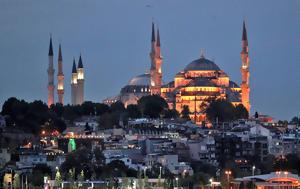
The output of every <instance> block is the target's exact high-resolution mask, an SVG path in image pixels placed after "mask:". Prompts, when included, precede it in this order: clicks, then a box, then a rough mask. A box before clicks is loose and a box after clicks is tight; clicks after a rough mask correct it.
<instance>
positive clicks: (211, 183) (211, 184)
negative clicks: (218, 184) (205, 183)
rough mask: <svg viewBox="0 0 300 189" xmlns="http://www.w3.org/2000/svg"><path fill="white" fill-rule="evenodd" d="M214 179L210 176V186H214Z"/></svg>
mask: <svg viewBox="0 0 300 189" xmlns="http://www.w3.org/2000/svg"><path fill="white" fill-rule="evenodd" d="M213 181H214V179H213V178H210V179H209V182H210V187H211V188H212V186H213Z"/></svg>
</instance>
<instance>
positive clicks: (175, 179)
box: [175, 177, 179, 188]
mask: <svg viewBox="0 0 300 189" xmlns="http://www.w3.org/2000/svg"><path fill="white" fill-rule="evenodd" d="M175 180H176V185H177V188H179V184H178V177H176V178H175Z"/></svg>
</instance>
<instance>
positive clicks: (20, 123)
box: [1, 95, 248, 133]
mask: <svg viewBox="0 0 300 189" xmlns="http://www.w3.org/2000/svg"><path fill="white" fill-rule="evenodd" d="M202 109H203V113H206V114H207V118H208V120H209V121H211V122H215V121H216V120H218V121H219V122H228V121H233V120H236V119H240V118H247V117H248V112H247V110H246V109H245V108H244V106H243V105H238V106H234V105H232V103H230V102H228V101H226V100H214V101H212V102H211V103H209V104H207V106H205V107H202ZM1 114H2V115H5V116H6V117H7V125H8V126H16V127H19V128H22V129H23V130H25V131H28V132H32V133H39V132H40V130H41V129H46V130H47V129H48V130H51V129H52V130H54V129H55V130H58V131H59V132H62V131H64V130H65V128H66V124H65V122H64V121H65V120H69V121H71V122H72V121H74V120H75V119H76V118H79V117H81V116H85V115H95V116H100V120H99V123H100V126H101V127H103V128H112V127H114V126H118V125H119V123H120V121H123V122H124V123H125V124H126V122H127V120H128V119H131V118H141V117H148V118H179V117H180V118H182V119H184V120H189V115H190V110H189V107H188V106H183V110H182V111H181V112H180V113H179V112H177V111H176V110H175V109H169V107H168V104H167V102H166V101H165V100H164V99H163V98H162V97H160V96H158V95H150V96H144V97H142V98H141V99H139V100H138V103H137V104H135V105H134V104H131V105H128V106H127V107H125V106H124V104H123V103H122V102H120V101H117V102H115V103H113V104H111V106H108V105H106V104H103V103H93V102H91V101H86V102H84V103H83V104H81V105H65V106H63V105H62V104H53V105H52V106H51V107H50V108H48V107H47V105H46V104H45V103H43V102H42V101H33V102H30V103H28V102H26V101H24V100H19V99H17V98H14V97H12V98H9V99H8V100H7V101H5V102H4V104H3V107H2V112H1Z"/></svg>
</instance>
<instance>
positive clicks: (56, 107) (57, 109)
mask: <svg viewBox="0 0 300 189" xmlns="http://www.w3.org/2000/svg"><path fill="white" fill-rule="evenodd" d="M50 110H51V111H53V112H54V113H55V114H56V115H57V116H58V117H62V116H63V113H64V105H62V104H60V103H56V104H52V105H51V106H50Z"/></svg>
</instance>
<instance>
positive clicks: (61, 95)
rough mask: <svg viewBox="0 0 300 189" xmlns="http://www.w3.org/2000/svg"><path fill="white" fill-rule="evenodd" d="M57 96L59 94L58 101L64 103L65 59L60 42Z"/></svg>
mask: <svg viewBox="0 0 300 189" xmlns="http://www.w3.org/2000/svg"><path fill="white" fill-rule="evenodd" d="M57 96H58V103H60V104H64V73H63V60H62V53H61V45H60V44H59V50H58V73H57Z"/></svg>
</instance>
